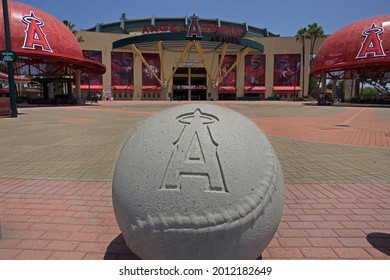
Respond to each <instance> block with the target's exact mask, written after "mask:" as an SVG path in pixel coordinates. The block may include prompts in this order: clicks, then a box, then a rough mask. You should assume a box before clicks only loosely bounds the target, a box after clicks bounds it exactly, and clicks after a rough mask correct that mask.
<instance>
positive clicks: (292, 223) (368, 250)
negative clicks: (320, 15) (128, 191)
mask: <svg viewBox="0 0 390 280" xmlns="http://www.w3.org/2000/svg"><path fill="white" fill-rule="evenodd" d="M285 198H286V200H285V206H284V215H283V217H282V222H281V224H280V226H279V228H278V231H277V233H276V235H275V237H274V239H273V240H272V242H271V244H270V245H269V246H268V248H267V249H266V250H265V251H264V252H263V255H262V257H263V259H390V183H373V184H318V185H313V184H290V185H286V195H285ZM0 205H1V209H0V211H1V216H0V217H1V225H0V227H1V228H0V232H1V233H0V259H136V258H137V256H135V255H134V254H132V252H131V251H130V250H129V249H128V248H127V247H126V245H125V244H124V241H123V239H122V237H121V235H120V231H119V228H118V226H117V224H116V220H115V217H114V214H113V209H112V202H111V182H90V181H49V180H28V179H6V178H0Z"/></svg>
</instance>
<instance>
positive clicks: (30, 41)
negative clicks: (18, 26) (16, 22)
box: [22, 11, 53, 52]
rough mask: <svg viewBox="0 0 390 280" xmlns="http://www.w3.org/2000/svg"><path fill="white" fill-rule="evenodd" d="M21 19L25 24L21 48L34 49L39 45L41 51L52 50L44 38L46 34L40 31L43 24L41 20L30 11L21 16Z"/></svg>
mask: <svg viewBox="0 0 390 280" xmlns="http://www.w3.org/2000/svg"><path fill="white" fill-rule="evenodd" d="M22 21H23V22H24V23H25V24H27V29H26V30H25V31H24V32H25V33H26V35H25V37H24V44H23V47H22V48H24V49H31V50H35V48H36V47H40V48H41V49H42V51H45V52H53V51H52V49H51V47H50V45H49V42H48V41H47V39H46V34H45V33H43V31H42V27H43V26H44V25H45V23H44V22H43V20H41V19H40V18H37V17H36V16H35V14H34V12H32V11H31V12H30V14H29V15H26V16H23V17H22Z"/></svg>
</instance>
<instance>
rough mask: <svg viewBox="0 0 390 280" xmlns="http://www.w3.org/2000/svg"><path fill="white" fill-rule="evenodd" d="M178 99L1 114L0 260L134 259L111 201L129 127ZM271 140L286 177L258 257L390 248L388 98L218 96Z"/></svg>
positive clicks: (367, 253)
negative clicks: (346, 102) (321, 102)
mask: <svg viewBox="0 0 390 280" xmlns="http://www.w3.org/2000/svg"><path fill="white" fill-rule="evenodd" d="M182 103H183V102H181V103H180V102H103V103H100V104H99V105H93V106H91V105H90V106H69V107H32V108H20V109H19V113H20V115H19V117H18V118H16V119H10V118H0V155H1V157H0V259H76V260H78V259H137V256H135V255H134V254H132V252H131V251H130V250H129V249H128V248H127V247H126V245H125V244H124V241H123V238H122V236H121V234H120V231H119V228H118V226H117V224H116V220H115V217H114V214H113V210H112V202H111V180H112V175H113V170H114V166H115V162H116V159H117V156H118V154H119V152H120V149H121V147H122V145H123V143H124V141H125V140H126V138H127V137H128V135H129V134H131V132H132V131H133V130H134V129H135V128H136V126H137V125H138V124H139V123H140V122H142V121H143V120H144V119H146V118H147V117H148V116H150V115H153V114H155V113H157V112H158V111H161V110H163V109H165V108H168V107H171V106H175V105H179V104H182ZM214 103H215V104H217V105H221V106H226V107H229V108H231V109H233V110H236V111H238V112H240V113H242V114H244V115H245V116H247V117H248V118H250V119H251V120H252V121H253V122H254V123H255V124H256V125H258V127H260V128H261V129H262V130H263V131H264V132H265V133H266V134H267V136H268V138H269V139H270V141H271V143H272V145H273V146H274V148H275V151H276V153H277V155H278V157H279V160H280V162H281V165H282V168H283V172H284V177H285V182H286V194H285V206H284V212H283V216H282V222H281V223H280V226H279V228H278V230H277V233H276V234H275V236H274V239H273V240H272V242H271V243H270V244H269V246H268V248H267V249H266V250H265V251H264V252H263V254H262V258H263V259H390V172H389V171H390V168H389V164H390V108H365V107H341V106H324V107H322V106H311V105H310V104H302V103H298V102H296V103H293V102H214Z"/></svg>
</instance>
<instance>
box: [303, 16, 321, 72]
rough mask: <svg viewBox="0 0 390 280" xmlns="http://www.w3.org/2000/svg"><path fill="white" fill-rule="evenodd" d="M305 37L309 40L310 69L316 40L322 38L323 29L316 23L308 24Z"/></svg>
mask: <svg viewBox="0 0 390 280" xmlns="http://www.w3.org/2000/svg"><path fill="white" fill-rule="evenodd" d="M307 35H308V38H309V39H310V69H311V67H312V65H313V58H314V48H315V44H316V40H317V39H318V38H324V37H325V34H324V29H323V28H322V26H319V25H318V23H316V22H314V23H312V24H309V25H308V26H307Z"/></svg>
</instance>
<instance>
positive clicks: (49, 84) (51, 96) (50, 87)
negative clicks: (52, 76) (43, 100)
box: [47, 83, 54, 99]
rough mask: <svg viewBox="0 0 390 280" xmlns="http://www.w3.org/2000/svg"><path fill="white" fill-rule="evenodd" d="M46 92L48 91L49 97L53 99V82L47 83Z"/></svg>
mask: <svg viewBox="0 0 390 280" xmlns="http://www.w3.org/2000/svg"><path fill="white" fill-rule="evenodd" d="M47 93H48V96H49V99H54V90H53V83H48V84H47Z"/></svg>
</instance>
